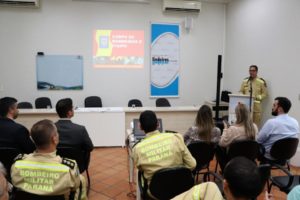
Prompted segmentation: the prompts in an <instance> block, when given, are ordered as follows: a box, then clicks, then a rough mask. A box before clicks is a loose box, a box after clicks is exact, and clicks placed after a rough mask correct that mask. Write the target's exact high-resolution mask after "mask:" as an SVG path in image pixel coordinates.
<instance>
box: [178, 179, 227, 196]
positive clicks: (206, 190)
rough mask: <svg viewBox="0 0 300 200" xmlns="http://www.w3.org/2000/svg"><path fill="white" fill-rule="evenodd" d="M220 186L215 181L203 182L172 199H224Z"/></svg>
mask: <svg viewBox="0 0 300 200" xmlns="http://www.w3.org/2000/svg"><path fill="white" fill-rule="evenodd" d="M223 199H224V198H223V196H222V194H221V192H220V190H219V188H218V186H217V185H216V184H215V183H213V182H206V183H201V184H199V185H196V186H194V187H192V188H191V189H190V190H188V191H186V192H184V193H182V194H180V195H177V196H176V197H174V198H173V199H172V200H223Z"/></svg>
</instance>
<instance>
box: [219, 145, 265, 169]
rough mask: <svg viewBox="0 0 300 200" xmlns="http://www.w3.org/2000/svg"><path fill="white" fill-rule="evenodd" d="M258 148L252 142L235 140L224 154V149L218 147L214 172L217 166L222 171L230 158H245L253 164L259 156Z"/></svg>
mask: <svg viewBox="0 0 300 200" xmlns="http://www.w3.org/2000/svg"><path fill="white" fill-rule="evenodd" d="M259 150H260V146H259V144H258V143H257V142H256V141H254V140H237V141H234V142H232V143H231V144H230V145H229V147H228V151H227V152H226V148H222V147H220V146H218V147H217V149H216V155H217V160H218V162H217V164H216V169H215V172H216V171H217V165H218V164H220V167H221V170H222V171H223V170H224V167H225V165H226V164H227V162H229V161H230V160H231V159H232V158H234V157H237V156H243V157H246V158H248V159H250V160H252V161H253V162H254V161H255V159H257V158H258V156H259Z"/></svg>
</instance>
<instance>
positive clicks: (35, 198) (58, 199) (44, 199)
mask: <svg viewBox="0 0 300 200" xmlns="http://www.w3.org/2000/svg"><path fill="white" fill-rule="evenodd" d="M13 199H14V200H25V199H28V200H29V199H30V200H64V199H65V197H64V195H57V196H41V195H36V194H32V193H28V192H24V191H22V190H16V191H15V192H14V198H13ZM73 199H74V198H73Z"/></svg>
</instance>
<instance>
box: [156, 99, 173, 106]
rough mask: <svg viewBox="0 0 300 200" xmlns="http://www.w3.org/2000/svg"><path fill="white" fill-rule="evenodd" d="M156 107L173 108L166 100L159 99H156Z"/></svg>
mask: <svg viewBox="0 0 300 200" xmlns="http://www.w3.org/2000/svg"><path fill="white" fill-rule="evenodd" d="M155 104H156V107H171V104H170V102H169V101H168V99H166V98H158V99H156V102H155Z"/></svg>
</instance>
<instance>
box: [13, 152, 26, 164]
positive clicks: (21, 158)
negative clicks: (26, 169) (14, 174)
mask: <svg viewBox="0 0 300 200" xmlns="http://www.w3.org/2000/svg"><path fill="white" fill-rule="evenodd" d="M23 157H24V154H19V155H17V156H16V157H15V159H14V161H15V162H16V161H18V160H23Z"/></svg>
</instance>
